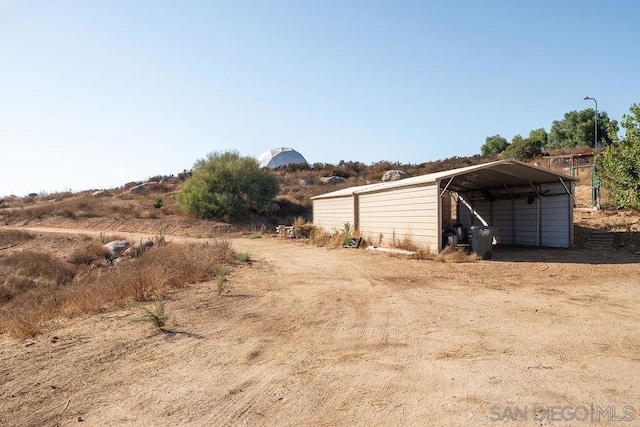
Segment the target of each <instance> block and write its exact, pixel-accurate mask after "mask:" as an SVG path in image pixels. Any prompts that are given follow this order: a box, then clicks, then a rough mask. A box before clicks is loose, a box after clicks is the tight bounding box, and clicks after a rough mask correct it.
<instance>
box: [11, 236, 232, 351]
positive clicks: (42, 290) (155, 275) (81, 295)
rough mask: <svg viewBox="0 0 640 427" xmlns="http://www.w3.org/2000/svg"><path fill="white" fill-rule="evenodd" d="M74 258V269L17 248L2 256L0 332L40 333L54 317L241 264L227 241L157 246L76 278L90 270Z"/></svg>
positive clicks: (156, 293)
mask: <svg viewBox="0 0 640 427" xmlns="http://www.w3.org/2000/svg"><path fill="white" fill-rule="evenodd" d="M75 259H76V261H77V262H78V264H77V265H75V270H74V266H73V265H71V264H67V263H65V262H63V261H60V260H55V259H53V258H52V257H51V256H50V255H48V254H41V253H29V252H19V253H16V254H12V255H10V256H8V257H5V258H3V259H2V260H0V280H2V282H1V283H2V284H3V285H2V288H0V289H1V290H0V292H2V299H1V300H0V333H8V334H10V335H11V336H13V337H18V338H21V337H26V336H33V335H37V334H39V333H42V332H43V331H45V330H46V329H47V327H48V325H50V324H51V322H52V321H53V320H54V319H56V318H70V317H75V316H79V315H83V314H91V313H97V312H101V311H104V310H108V309H111V308H113V307H117V306H119V305H121V304H123V303H124V302H125V301H131V300H135V301H148V300H151V299H156V298H159V297H162V296H163V295H164V294H165V293H166V292H167V291H169V290H170V289H179V288H184V287H186V286H188V285H189V284H193V283H196V282H200V281H203V280H207V279H211V278H213V277H216V276H217V273H218V272H219V271H220V270H219V269H220V268H226V267H225V265H228V264H232V263H237V262H238V261H237V255H236V254H235V252H234V251H233V250H232V248H231V246H230V244H229V242H228V241H226V240H219V241H214V242H212V243H189V244H185V245H178V244H173V243H171V244H165V245H156V246H154V247H152V248H151V249H150V250H148V251H146V252H145V253H144V254H143V255H142V256H141V257H139V258H135V259H133V260H130V261H123V262H121V263H119V264H116V265H114V266H113V267H111V268H108V269H100V270H93V271H87V273H86V274H84V275H76V276H75V279H74V275H75V274H76V273H77V272H78V271H81V270H80V269H82V271H85V270H86V267H85V266H83V263H84V262H87V259H88V258H83V257H80V256H77V257H75ZM81 261H82V262H81ZM10 273H12V274H10ZM71 279H73V281H72V280H71Z"/></svg>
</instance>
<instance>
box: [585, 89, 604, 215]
mask: <svg viewBox="0 0 640 427" xmlns="http://www.w3.org/2000/svg"><path fill="white" fill-rule="evenodd" d="M588 99H590V100H592V101H593V102H595V103H596V113H595V117H594V119H595V121H594V125H593V153H594V154H595V153H596V148H597V147H598V101H596V99H595V98H591V97H590V96H585V97H584V100H585V101H586V100H588ZM594 160H595V158H594ZM597 179H598V177H597V176H596V167H595V165H594V166H593V169H592V170H591V204H592V206H593V207H595V208H596V209H600V184H599V183H598V181H597Z"/></svg>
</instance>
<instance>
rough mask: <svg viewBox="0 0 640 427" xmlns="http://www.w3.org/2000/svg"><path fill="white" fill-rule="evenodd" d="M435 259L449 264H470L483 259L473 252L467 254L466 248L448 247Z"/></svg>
mask: <svg viewBox="0 0 640 427" xmlns="http://www.w3.org/2000/svg"><path fill="white" fill-rule="evenodd" d="M435 259H436V260H437V261H440V262H448V263H468V262H477V261H479V260H480V259H481V258H480V257H479V256H478V255H476V254H475V253H473V252H467V249H466V248H463V247H458V246H447V247H446V248H445V249H444V250H443V251H442V252H440V254H439V255H438V256H437V257H436V258H435Z"/></svg>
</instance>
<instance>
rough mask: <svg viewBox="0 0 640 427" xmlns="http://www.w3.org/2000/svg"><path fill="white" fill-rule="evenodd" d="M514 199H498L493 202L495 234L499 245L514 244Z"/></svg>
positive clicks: (492, 222)
mask: <svg viewBox="0 0 640 427" xmlns="http://www.w3.org/2000/svg"><path fill="white" fill-rule="evenodd" d="M513 219H514V212H513V200H511V199H507V200H496V201H495V202H493V219H492V221H491V224H492V226H493V236H494V237H495V241H496V244H498V245H513V244H514V236H513V231H514V230H513V229H514V227H513V225H514V222H513Z"/></svg>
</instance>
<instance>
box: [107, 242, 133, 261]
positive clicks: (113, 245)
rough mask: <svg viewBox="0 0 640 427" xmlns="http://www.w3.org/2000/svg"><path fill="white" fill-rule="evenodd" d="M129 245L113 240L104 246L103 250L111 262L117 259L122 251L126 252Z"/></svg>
mask: <svg viewBox="0 0 640 427" xmlns="http://www.w3.org/2000/svg"><path fill="white" fill-rule="evenodd" d="M129 246H131V243H129V242H127V241H126V240H114V241H113V242H109V243H107V244H106V245H104V248H105V249H106V250H107V258H108V259H110V260H113V259H115V258H118V257H119V256H120V255H122V253H123V252H124V251H126V250H127V249H128V248H129Z"/></svg>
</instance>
